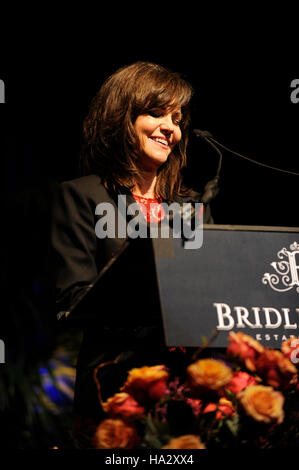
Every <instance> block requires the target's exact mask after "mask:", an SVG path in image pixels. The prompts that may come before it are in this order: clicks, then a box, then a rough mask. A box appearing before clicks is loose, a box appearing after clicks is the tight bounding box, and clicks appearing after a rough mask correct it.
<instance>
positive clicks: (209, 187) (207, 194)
mask: <svg viewBox="0 0 299 470" xmlns="http://www.w3.org/2000/svg"><path fill="white" fill-rule="evenodd" d="M193 134H194V135H195V136H196V137H198V138H201V139H204V140H205V141H206V142H208V143H209V145H211V147H213V149H214V150H216V152H217V153H218V155H219V157H220V158H219V163H218V169H217V173H216V176H215V177H214V178H213V179H212V180H211V181H209V182H208V183H207V184H206V186H205V188H204V194H203V196H202V201H203V202H204V203H207V202H210V201H211V200H212V199H213V198H214V197H215V196H216V195H217V194H218V192H219V175H220V169H221V164H222V153H221V151H220V150H219V148H218V146H219V147H221V148H223V149H224V150H226V151H228V152H230V153H232V154H234V155H236V156H237V157H240V158H243V159H245V160H247V161H250V162H251V163H255V164H256V165H259V166H262V167H264V168H268V169H270V170H275V171H280V172H281V173H287V174H289V175H295V176H299V173H296V172H294V171H289V170H284V169H282V168H276V167H274V166H270V165H266V164H265V163H261V162H258V161H256V160H253V159H252V158H248V157H246V156H245V155H242V154H240V153H238V152H235V151H234V150H231V149H229V148H227V147H225V146H224V145H223V144H221V143H220V142H217V140H216V139H214V137H213V136H212V134H211V133H210V132H208V131H202V130H200V129H193Z"/></svg>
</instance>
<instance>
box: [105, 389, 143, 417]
mask: <svg viewBox="0 0 299 470" xmlns="http://www.w3.org/2000/svg"><path fill="white" fill-rule="evenodd" d="M102 406H103V410H104V411H106V413H108V414H109V415H110V416H111V417H116V416H123V417H129V416H138V415H141V414H143V413H144V411H145V410H144V408H143V406H140V405H139V403H137V401H136V400H135V399H134V398H133V397H131V396H130V395H129V394H128V393H124V392H123V393H116V394H115V395H113V397H110V398H108V400H107V401H106V403H103V405H102Z"/></svg>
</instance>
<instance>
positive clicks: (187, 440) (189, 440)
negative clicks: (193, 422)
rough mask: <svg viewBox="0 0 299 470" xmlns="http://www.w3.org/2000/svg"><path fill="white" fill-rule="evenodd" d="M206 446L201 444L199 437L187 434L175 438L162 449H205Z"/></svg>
mask: <svg viewBox="0 0 299 470" xmlns="http://www.w3.org/2000/svg"><path fill="white" fill-rule="evenodd" d="M205 448H206V446H205V445H204V444H203V443H202V442H201V439H200V437H199V436H196V435H195V434H185V435H184V436H180V437H175V438H173V439H170V441H169V442H168V443H167V444H166V445H165V446H163V447H162V449H205Z"/></svg>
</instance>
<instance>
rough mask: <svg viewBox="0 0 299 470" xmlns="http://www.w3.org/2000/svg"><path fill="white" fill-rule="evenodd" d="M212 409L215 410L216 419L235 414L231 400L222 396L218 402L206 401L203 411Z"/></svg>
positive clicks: (208, 411)
mask: <svg viewBox="0 0 299 470" xmlns="http://www.w3.org/2000/svg"><path fill="white" fill-rule="evenodd" d="M212 411H216V419H223V418H226V417H227V416H234V415H235V414H236V410H235V408H234V407H233V404H232V402H231V401H229V400H227V399H226V398H224V397H222V398H220V400H219V403H208V404H207V406H206V407H205V408H204V410H203V413H211V412H212Z"/></svg>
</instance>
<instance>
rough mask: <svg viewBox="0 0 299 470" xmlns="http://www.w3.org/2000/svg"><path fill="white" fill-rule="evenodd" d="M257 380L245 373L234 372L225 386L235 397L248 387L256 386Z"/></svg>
mask: <svg viewBox="0 0 299 470" xmlns="http://www.w3.org/2000/svg"><path fill="white" fill-rule="evenodd" d="M256 384H257V380H256V379H255V378H254V377H252V375H250V374H247V372H235V373H234V375H233V377H232V379H231V380H230V382H229V383H228V384H227V385H226V386H225V388H226V389H228V390H229V391H230V392H232V393H234V394H235V395H237V394H238V393H239V392H241V390H243V389H244V388H246V387H248V385H256Z"/></svg>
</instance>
